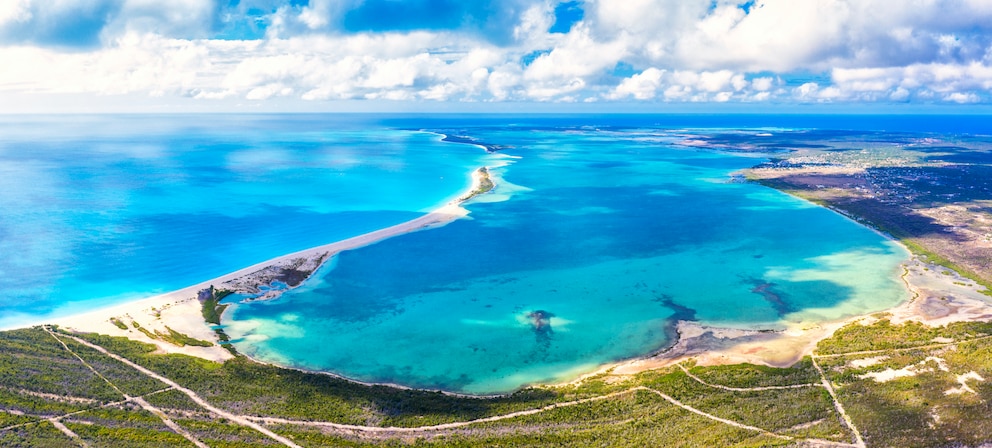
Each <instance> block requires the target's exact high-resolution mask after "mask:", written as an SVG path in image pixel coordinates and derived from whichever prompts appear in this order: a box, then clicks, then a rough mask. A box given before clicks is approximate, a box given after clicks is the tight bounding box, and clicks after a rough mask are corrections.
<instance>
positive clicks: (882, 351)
mask: <svg viewBox="0 0 992 448" xmlns="http://www.w3.org/2000/svg"><path fill="white" fill-rule="evenodd" d="M988 339H992V336H982V337H980V338H973V339H962V340H960V341H954V342H942V343H939V344H929V345H919V346H916V347H903V348H888V349H884V348H883V349H879V350H863V351H860V352H847V353H832V354H829V355H817V354H815V353H814V354H812V355H810V357H812V358H814V359H817V358H840V357H843V356H860V355H880V354H885V353H900V352H911V351H913V350H931V349H935V348H943V347H950V346H952V345H958V344H967V343H969V342H978V341H984V340H988Z"/></svg>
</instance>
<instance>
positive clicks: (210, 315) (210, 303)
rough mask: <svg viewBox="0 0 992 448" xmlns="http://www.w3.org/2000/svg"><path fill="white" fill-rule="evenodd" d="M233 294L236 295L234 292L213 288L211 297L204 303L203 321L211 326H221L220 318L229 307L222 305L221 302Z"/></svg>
mask: <svg viewBox="0 0 992 448" xmlns="http://www.w3.org/2000/svg"><path fill="white" fill-rule="evenodd" d="M231 294H234V291H230V290H226V289H219V290H214V289H213V287H212V286H211V287H210V297H209V298H207V299H206V300H204V301H203V320H205V321H207V323H209V324H214V325H220V316H221V314H224V310H226V309H227V307H228V305H227V304H223V305H222V304H221V303H220V301H221V300H223V299H224V298H225V297H227V296H229V295H231Z"/></svg>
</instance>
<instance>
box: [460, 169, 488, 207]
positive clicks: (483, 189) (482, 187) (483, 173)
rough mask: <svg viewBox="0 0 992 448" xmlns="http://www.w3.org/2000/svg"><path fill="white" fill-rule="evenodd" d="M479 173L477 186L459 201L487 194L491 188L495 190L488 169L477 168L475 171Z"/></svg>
mask: <svg viewBox="0 0 992 448" xmlns="http://www.w3.org/2000/svg"><path fill="white" fill-rule="evenodd" d="M476 172H477V173H479V186H478V187H476V188H475V189H474V190H472V191H470V192H469V193H468V194H466V195H465V196H463V197H461V198H460V199H459V200H461V201H467V200H469V199H472V198H474V197H476V196H478V195H480V194H483V193H488V192H489V191H491V190H492V189H493V188H496V184H495V183H494V182H493V180H492V176H491V175H490V174H489V169H488V168H486V167H482V168H479V169H478V170H477V171H476Z"/></svg>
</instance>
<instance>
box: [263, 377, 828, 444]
mask: <svg viewBox="0 0 992 448" xmlns="http://www.w3.org/2000/svg"><path fill="white" fill-rule="evenodd" d="M638 391H645V392H650V393H653V394H655V395H658V396H659V397H661V398H663V399H665V400H666V401H668V402H669V403H671V404H673V405H675V406H678V407H680V408H682V409H684V410H686V411H689V412H692V413H694V414H697V415H700V416H703V417H705V418H708V419H710V420H714V421H717V422H720V423H723V424H726V425H730V426H733V427H736V428H740V429H746V430H749V431H755V432H759V433H761V434H763V435H767V436H770V437H775V438H778V439H782V440H795V438H793V437H790V436H786V435H782V434H776V433H773V432H771V431H768V430H765V429H761V428H758V427H755V426H750V425H745V424H743V423H738V422H735V421H733V420H727V419H725V418H720V417H717V416H715V415H713V414H709V413H706V412H703V411H701V410H699V409H696V408H694V407H692V406H689V405H687V404H685V403H682V402H681V401H678V400H676V399H674V398H672V397H671V396H669V395H667V394H665V393H663V392H661V391H658V390H655V389H652V388H650V387H646V386H637V387H632V388H630V389H627V390H623V391H620V392H614V393H611V394H607V395H602V396H599V397H592V398H585V399H582V400H575V401H569V402H565V403H555V404H551V405H548V406H544V407H541V408H537V409H529V410H526V411H518V412H512V413H509V414H503V415H496V416H492V417H485V418H480V419H475V420H469V421H464V422H455V423H443V424H440V425H433V426H418V427H413V428H405V427H381V426H361V425H346V424H341V423H332V422H314V421H301V420H289V419H282V418H275V417H247V418H249V419H252V420H255V421H259V422H263V423H265V424H270V425H271V424H284V425H299V426H312V427H321V428H331V429H336V430H339V431H343V432H350V433H355V432H366V433H419V432H432V431H443V430H448V429H457V428H461V427H464V426H468V425H473V424H477V423H488V422H495V421H500V420H507V419H511V418H515V417H522V416H525V415H533V414H538V413H541V412H546V411H550V410H552V409H558V408H563V407H568V406H575V405H580V404H585V403H591V402H595V401H601V400H608V399H611V398H616V397H618V396H621V395H626V394H630V393H633V392H638ZM838 445H843V444H838Z"/></svg>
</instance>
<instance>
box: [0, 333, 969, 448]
mask: <svg viewBox="0 0 992 448" xmlns="http://www.w3.org/2000/svg"><path fill="white" fill-rule="evenodd" d="M45 330H46V331H49V334H52V337H54V338H55V339H57V340H59V342H60V343H62V345H63V346H65V347H66V349H67V350H69V348H68V346H66V345H65V343H64V342H62V340H61V339H59V337H58V336H56V335H55V334H54V333H53V332H51V331H50V330H49V329H48V328H45ZM60 335H61V336H63V337H66V338H69V339H72V340H74V341H76V342H78V343H80V344H83V345H85V346H87V347H90V348H92V349H94V350H97V351H99V352H100V353H103V354H104V355H106V356H108V357H110V358H113V359H116V360H118V361H120V362H123V363H125V364H127V365H128V366H130V367H131V368H133V369H135V370H137V371H139V372H141V373H142V374H144V375H146V376H149V377H151V378H154V379H156V380H158V381H161V382H162V383H165V384H167V385H169V386H170V387H169V389H175V390H178V391H180V392H182V393H183V394H185V395H186V396H188V397H189V398H190V399H192V400H193V401H194V402H195V403H196V404H198V405H200V406H201V407H203V408H204V409H206V410H207V411H209V412H211V413H213V414H216V415H218V416H220V417H223V418H226V419H228V420H230V421H232V422H234V423H237V424H240V425H243V426H248V427H251V428H253V429H255V430H257V431H259V432H261V433H263V434H265V435H267V436H269V437H270V438H272V439H273V440H276V441H278V442H280V443H283V444H284V445H286V446H289V447H299V445H296V444H295V443H293V442H292V441H291V440H289V439H287V438H285V437H282V436H280V435H278V434H276V433H274V432H272V431H271V430H269V429H267V428H265V427H264V426H262V425H277V424H283V425H298V426H310V427H319V428H330V429H335V430H338V431H341V432H345V433H350V434H355V433H369V434H389V433H425V432H434V431H444V430H449V429H457V428H462V427H465V426H469V425H473V424H478V423H488V422H496V421H501V420H507V419H512V418H516V417H522V416H527V415H533V414H538V413H542V412H547V411H550V410H553V409H558V408H563V407H569V406H576V405H581V404H585V403H592V402H596V401H602V400H608V399H612V398H616V397H618V396H622V395H626V394H631V393H634V392H638V391H645V392H649V393H652V394H655V395H657V396H659V397H661V398H662V399H664V400H665V401H668V402H669V403H670V404H672V405H675V406H678V407H680V408H682V409H684V410H686V411H688V412H691V413H693V414H696V415H699V416H701V417H704V418H707V419H709V420H713V421H716V422H719V423H722V424H725V425H729V426H733V427H736V428H740V429H744V430H748V431H754V432H758V433H760V434H762V435H765V436H769V437H774V438H777V439H781V440H790V441H791V440H805V441H809V442H816V443H819V444H821V445H831V446H845V447H849V446H857V447H864V441H863V440H862V439H861V435H860V433H859V432H857V429H855V428H854V427H853V424H850V421H849V418H848V417H847V414H846V413H844V411H843V407H841V406H840V403H839V402H838V401H837V400H836V396H835V395H834V393H833V390H832V388H831V387H830V385H829V382H827V380H826V378H825V376H823V372H822V370H820V368H819V366H818V365H817V364H816V363H815V361H814V365H815V366H816V367H817V370H819V371H820V373H821V377H823V385H822V386H823V387H825V388H827V390H828V391H829V392H830V393H831V396H832V397H834V404H835V406H837V407H838V411H839V412H840V413H841V416H842V417H844V419H845V421H847V422H848V424H849V425H850V427H851V429H852V430H853V432H854V434H855V437H856V438H857V440H858V442H859V443H858V444H857V445H851V444H846V443H838V442H830V441H825V440H816V439H796V438H795V437H791V436H787V435H783V434H777V433H774V432H771V431H768V430H766V429H762V428H758V427H756V426H751V425H746V424H743V423H740V422H736V421H733V420H728V419H725V418H721V417H717V416H715V415H713V414H710V413H707V412H704V411H702V410H699V409H697V408H694V407H692V406H689V405H687V404H685V403H682V402H681V401H679V400H676V399H675V398H673V397H671V396H669V395H667V394H665V393H663V392H661V391H659V390H656V389H652V388H650V387H646V386H636V387H632V388H630V389H627V390H623V391H618V392H613V393H610V394H607V395H601V396H598V397H591V398H584V399H581V400H574V401H569V402H563V403H555V404H550V405H547V406H544V407H541V408H536V409H528V410H524V411H517V412H512V413H509V414H503V415H496V416H491V417H484V418H479V419H475V420H469V421H464V422H453V423H443V424H439V425H432V426H419V427H381V426H363V425H348V424H343V423H333V422H320V421H301V420H290V419H283V418H277V417H256V416H245V415H237V414H233V413H230V412H227V411H224V410H223V409H220V408H217V407H215V406H213V405H211V404H210V403H209V402H207V401H206V400H204V399H203V398H201V397H200V396H199V395H197V394H196V393H195V392H193V391H192V390H190V389H187V388H185V387H182V386H180V385H179V384H178V383H176V382H174V381H172V380H170V379H168V378H166V377H164V376H162V375H159V374H158V373H155V372H153V371H151V370H149V369H147V368H144V367H142V366H140V365H138V364H136V363H134V362H132V361H130V360H128V359H126V358H124V357H121V356H119V355H116V354H114V353H111V352H109V351H108V350H106V349H104V348H103V347H100V346H99V345H96V344H93V343H91V342H89V341H86V340H84V339H80V338H78V337H75V336H70V335H66V334H60ZM947 345H951V344H947ZM69 351H70V352H71V350H69ZM73 355H75V353H73ZM76 357H77V358H79V357H78V355H76ZM79 359H80V361H82V358H79ZM83 362H84V363H85V361H83ZM87 365H88V364H87ZM679 367H680V368H682V369H683V371H686V369H685V368H684V366H682V365H679ZM91 369H92V367H91ZM686 373H687V374H688V371H686ZM689 376H690V377H692V378H693V379H694V380H696V381H699V382H700V383H702V384H705V385H707V386H711V387H717V388H721V389H726V390H730V391H740V392H748V391H755V390H780V389H794V388H800V387H816V386H819V385H817V384H802V385H793V386H766V387H758V388H731V387H728V386H722V387H721V386H719V385H712V384H709V383H706V382H705V381H702V380H701V379H700V378H698V377H695V376H694V375H692V374H689ZM158 392H160V391H157V392H153V393H158ZM128 398H129V400H127V401H130V400H132V398H130V397H128ZM141 402H145V401H144V400H141ZM141 402H139V404H141ZM145 403H147V402H145ZM80 412H86V411H80ZM159 412H161V411H159ZM77 413H78V412H77ZM156 415H158V413H156ZM162 415H164V413H163V414H162ZM64 417H65V416H61V417H57V418H59V419H61V418H64ZM160 417H161V416H160ZM166 418H167V417H166ZM170 427H171V426H170ZM5 429H6V428H5ZM177 432H178V431H177ZM194 443H195V442H194ZM197 446H201V445H200V444H197Z"/></svg>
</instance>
